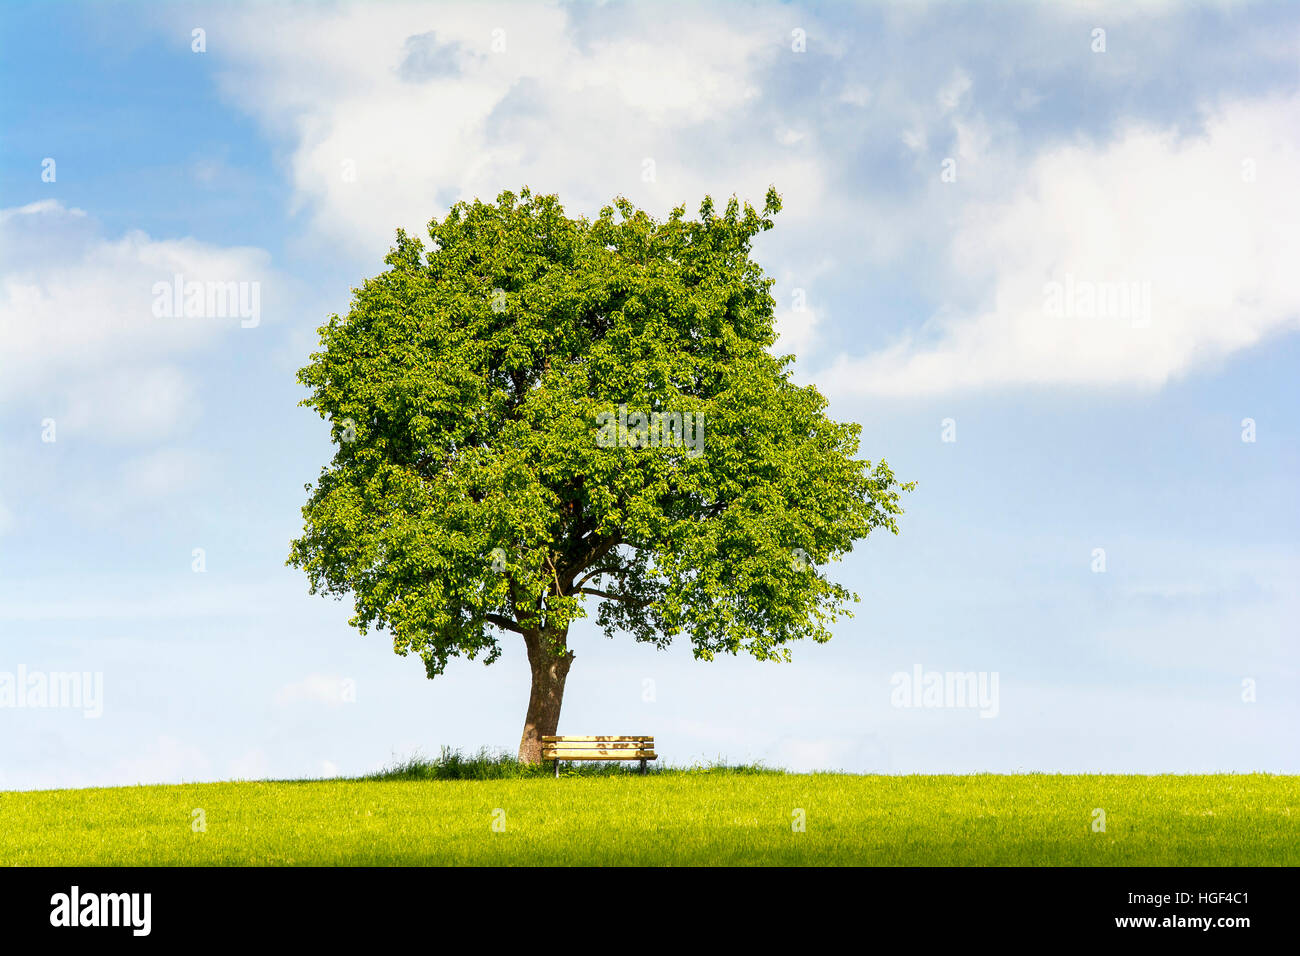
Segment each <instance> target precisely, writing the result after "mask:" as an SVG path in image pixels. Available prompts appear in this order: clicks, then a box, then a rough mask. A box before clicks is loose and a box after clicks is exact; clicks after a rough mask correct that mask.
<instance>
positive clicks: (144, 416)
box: [55, 365, 198, 441]
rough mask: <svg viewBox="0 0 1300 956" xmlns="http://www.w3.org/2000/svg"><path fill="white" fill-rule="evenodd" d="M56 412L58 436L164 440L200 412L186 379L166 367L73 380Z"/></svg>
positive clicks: (118, 371)
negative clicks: (63, 401)
mask: <svg viewBox="0 0 1300 956" xmlns="http://www.w3.org/2000/svg"><path fill="white" fill-rule="evenodd" d="M65 401H66V406H65V409H66V410H64V411H63V412H61V413H59V414H57V415H56V416H55V417H56V420H57V422H58V428H59V433H60V435H68V434H72V435H76V434H79V433H91V434H95V435H98V436H100V437H102V438H109V439H113V440H123V441H151V440H158V439H161V438H165V437H167V436H168V435H170V434H172V433H173V432H174V431H176V430H177V429H178V428H179V427H180V426H182V425H183V424H187V423H188V422H189V421H190V420H192V419H193V418H194V416H195V415H196V414H197V412H198V401H197V398H196V397H195V390H194V386H193V383H192V382H191V381H190V379H189V378H188V377H187V376H186V375H185V374H184V373H183V372H181V371H180V370H179V369H178V368H176V367H174V366H170V365H166V366H158V367H156V368H144V369H134V368H115V369H111V370H109V371H107V372H104V373H102V374H99V375H94V376H91V377H88V378H80V379H73V380H72V381H70V382H69V383H68V386H67V389H66V392H65Z"/></svg>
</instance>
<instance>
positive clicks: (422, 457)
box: [288, 189, 911, 762]
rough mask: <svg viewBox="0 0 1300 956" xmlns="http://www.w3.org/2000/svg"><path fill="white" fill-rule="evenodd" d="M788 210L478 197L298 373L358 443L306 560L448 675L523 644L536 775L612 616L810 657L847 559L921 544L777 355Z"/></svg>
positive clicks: (417, 247)
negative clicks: (839, 563)
mask: <svg viewBox="0 0 1300 956" xmlns="http://www.w3.org/2000/svg"><path fill="white" fill-rule="evenodd" d="M779 210H780V198H779V197H778V196H777V194H776V192H775V191H774V190H769V191H768V194H767V202H766V205H765V206H764V209H763V212H762V213H761V214H760V213H758V212H756V211H755V210H754V208H753V207H752V206H750V205H749V204H748V203H746V204H745V205H744V208H743V210H742V209H741V207H740V205H739V204H738V202H737V201H736V199H735V198H734V197H733V198H732V199H731V201H730V202H729V203H728V204H727V208H726V211H725V213H723V214H722V215H718V214H717V213H716V212H715V209H714V206H713V203H712V201H711V200H710V199H708V198H706V199H705V200H704V202H703V204H702V205H701V207H700V215H699V219H698V220H690V219H687V218H686V217H685V208H684V207H679V208H677V209H675V210H673V212H672V213H671V215H670V216H669V217H668V218H667V220H666V221H662V222H660V221H656V220H655V219H653V218H651V217H650V216H648V215H647V214H646V213H645V212H643V211H640V210H637V209H635V208H634V207H633V206H632V205H631V203H629V202H627V201H626V200H624V199H619V200H618V201H617V202H616V203H615V206H614V207H608V208H605V209H603V210H602V211H601V213H600V215H599V217H598V218H596V219H594V220H588V219H585V218H570V217H568V216H566V215H565V213H564V210H563V208H562V207H561V206H560V203H559V201H558V199H557V198H556V197H555V196H534V195H532V193H531V192H530V191H529V190H528V189H524V190H523V191H522V192H521V193H520V194H519V195H518V196H516V195H514V194H513V193H511V192H503V193H501V195H500V196H499V197H498V198H497V201H496V203H495V204H492V203H483V202H479V201H475V202H473V203H467V202H462V203H458V204H457V205H455V206H453V207H452V208H451V209H450V211H449V212H448V213H447V216H446V217H445V218H444V219H443V220H442V221H441V222H439V221H438V220H437V219H434V220H433V221H432V222H430V224H429V229H428V232H429V238H430V240H431V246H430V247H428V248H426V247H425V245H424V244H423V243H422V242H421V241H420V240H419V239H416V238H414V237H411V236H408V235H407V234H406V233H405V232H403V231H400V230H399V231H398V233H397V240H396V245H395V246H394V247H393V248H392V249H391V250H390V252H389V254H388V255H387V257H386V259H385V261H386V263H387V266H388V267H387V269H386V270H385V271H384V272H382V273H381V274H380V275H378V276H376V277H374V278H372V279H368V280H366V281H365V282H364V283H363V284H362V286H361V287H360V288H359V289H355V290H354V295H353V301H352V304H351V310H350V311H349V313H348V315H347V316H346V317H344V318H339V317H338V316H337V315H336V316H332V317H331V318H330V320H329V322H328V323H327V324H326V325H324V326H323V327H322V328H321V329H320V339H321V348H320V351H318V352H316V353H314V354H313V355H312V357H311V362H310V364H309V365H307V366H306V367H305V368H303V369H302V370H301V371H300V372H299V374H298V378H299V381H300V382H301V383H303V384H304V385H306V386H307V387H308V388H309V389H310V390H311V394H310V397H309V398H307V399H305V400H304V402H303V404H305V405H307V406H309V407H311V408H313V409H315V410H316V411H317V412H318V413H319V414H320V415H321V416H322V417H323V418H325V419H326V420H327V421H328V422H329V423H330V424H331V427H332V433H333V437H334V440H335V442H336V443H337V445H338V447H337V451H336V452H335V454H334V457H333V460H332V461H331V462H330V463H329V464H328V465H326V466H325V467H324V468H323V469H322V471H321V474H320V478H319V480H318V481H317V483H316V485H315V487H314V488H313V486H312V485H310V484H309V485H307V486H306V489H307V491H308V492H309V497H308V500H307V504H306V505H305V506H304V508H303V517H304V520H305V527H304V530H303V533H302V536H301V537H300V538H298V539H297V540H296V541H294V542H293V544H292V549H291V552H290V556H289V562H288V563H289V564H291V565H295V566H297V567H300V568H302V569H304V570H305V571H306V573H307V574H308V576H309V578H310V583H311V591H312V593H326V594H332V595H334V596H336V597H340V598H341V597H342V596H343V595H345V594H351V595H352V596H353V599H354V602H355V615H354V617H353V618H352V623H353V624H354V625H355V626H357V627H358V628H359V629H360V630H361V632H362V633H365V632H366V631H367V630H368V629H369V628H375V629H380V630H383V629H387V630H388V631H389V632H390V633H391V635H392V638H393V646H394V649H395V650H396V651H397V653H399V654H402V655H406V654H409V653H415V654H418V655H419V656H420V657H421V658H422V659H423V661H424V665H425V669H426V672H427V674H428V676H429V677H435V676H437V675H439V674H441V673H442V672H443V670H444V668H445V667H446V665H447V662H448V660H450V659H451V658H453V657H457V656H464V657H466V658H470V659H474V658H478V657H480V656H481V657H482V658H483V659H484V660H485V661H486V662H487V663H489V664H490V663H492V662H493V661H495V660H496V659H497V658H498V657H499V656H500V655H501V649H502V645H501V638H502V637H503V636H504V635H506V634H516V635H519V636H520V637H521V638H522V640H523V644H524V647H525V648H526V650H527V654H528V661H529V664H530V666H531V669H532V691H531V694H530V696H529V700H528V711H527V717H526V720H525V723H524V732H523V737H522V739H521V741H520V745H519V757H520V759H521V760H523V761H529V762H537V761H539V760H540V759H541V737H542V736H543V735H545V734H554V733H555V732H556V729H557V726H558V723H559V718H560V705H561V702H562V700H563V694H564V684H565V679H566V677H567V675H568V673H569V668H570V666H571V665H572V663H573V652H572V651H571V650H570V649H569V646H568V633H569V626H570V624H571V623H572V622H573V621H574V620H576V619H578V618H582V617H585V616H586V615H587V614H588V611H589V610H590V609H591V608H592V607H595V608H597V611H596V614H597V621H598V623H599V626H600V627H601V628H602V630H603V631H604V633H605V634H606V635H607V636H611V637H612V636H613V635H614V634H615V633H616V632H620V631H624V632H628V633H630V634H631V635H632V636H633V637H634V638H635V639H636V640H638V641H643V642H646V643H651V644H654V645H656V646H658V647H665V646H667V645H668V644H669V643H670V642H671V641H672V640H673V639H674V638H675V637H678V636H679V635H684V636H685V637H687V638H689V640H690V641H691V643H692V644H693V646H694V653H695V656H696V657H697V658H701V659H704V660H709V659H712V658H713V657H714V655H716V654H720V653H728V654H736V653H739V652H741V651H744V652H747V653H749V654H752V655H753V656H754V657H756V658H759V659H764V660H767V659H777V660H788V659H789V650H788V648H787V645H788V644H789V642H791V641H793V640H796V639H798V638H806V637H811V638H812V639H813V640H816V641H826V640H828V639H829V638H830V631H829V629H828V627H827V624H828V622H830V621H834V620H835V619H836V615H837V614H838V613H848V612H847V611H846V609H845V608H844V604H845V602H847V601H852V600H857V597H856V595H853V594H851V593H849V592H848V591H847V590H846V589H845V588H843V587H842V586H841V585H839V584H835V583H832V582H831V581H830V580H829V579H828V578H827V577H826V576H825V574H824V573H823V570H822V566H823V565H825V564H827V563H828V562H830V561H832V560H834V559H836V558H838V557H839V556H841V555H842V554H844V553H845V552H847V551H849V550H851V549H852V547H853V544H854V542H855V541H857V540H859V539H861V538H864V537H865V536H866V535H867V534H868V532H870V531H871V530H872V529H875V528H880V527H884V528H888V529H889V530H890V531H892V532H894V533H897V530H898V529H897V527H896V525H895V520H894V519H895V516H896V515H899V514H901V513H902V509H901V507H900V505H899V497H900V492H901V491H903V490H910V488H911V485H910V484H908V485H903V484H899V483H898V482H897V481H896V480H895V478H894V475H893V472H892V471H891V470H890V468H889V466H888V465H887V464H886V463H885V462H884V461H880V462H878V463H877V464H875V465H874V466H873V465H872V463H871V462H870V461H862V460H858V459H857V458H856V457H855V456H856V454H857V450H858V435H859V431H860V429H859V426H857V425H852V424H839V423H837V422H834V421H832V420H831V419H830V418H828V417H827V416H826V414H825V412H824V410H825V406H826V401H825V399H824V398H822V396H821V395H820V394H819V393H818V392H817V391H816V389H815V388H812V387H799V386H796V385H795V384H793V383H792V382H791V381H790V380H789V372H788V367H789V365H790V363H791V362H792V361H793V356H784V357H774V356H773V355H771V354H770V353H769V351H768V349H769V348H770V347H771V346H772V345H773V343H774V333H773V305H774V303H773V300H772V297H771V294H770V288H771V284H772V282H771V280H770V279H767V278H766V277H765V276H764V274H763V271H762V270H761V269H760V268H759V266H758V265H757V264H756V263H755V262H754V261H753V260H752V259H751V258H750V248H751V241H752V239H753V238H754V236H756V235H757V234H758V233H760V232H762V231H764V230H767V229H770V228H771V227H772V217H773V216H774V215H775V214H776V213H777V212H778V211H779Z"/></svg>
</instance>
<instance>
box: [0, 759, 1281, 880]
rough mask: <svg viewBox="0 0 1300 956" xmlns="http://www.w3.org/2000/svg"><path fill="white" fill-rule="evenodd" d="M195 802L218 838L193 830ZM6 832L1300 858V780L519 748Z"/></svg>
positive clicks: (1015, 860)
mask: <svg viewBox="0 0 1300 956" xmlns="http://www.w3.org/2000/svg"><path fill="white" fill-rule="evenodd" d="M629 771H632V772H629ZM1094 808H1101V809H1104V810H1105V813H1106V831H1105V832H1104V833H1098V832H1094V831H1093V829H1092V822H1093V810H1094ZM196 809H202V810H203V811H204V815H205V817H206V823H207V831H206V832H194V831H193V829H192V825H191V824H192V820H193V819H194V817H193V811H194V810H196ZM796 809H802V810H803V812H804V819H805V823H806V829H805V831H804V832H795V831H794V829H793V827H792V822H793V821H794V820H795V818H796V814H795V811H796ZM494 818H495V819H497V820H501V819H503V820H504V830H503V831H501V832H494V830H493V828H492V824H493V820H494ZM0 824H2V825H0V865H5V866H11V865H28V866H31V865H106V866H108V865H277V866H279V865H300V864H312V865H336V864H337V865H383V864H479V865H497V864H570V863H574V864H650V865H658V864H678V865H709V864H780V865H784V864H795V865H799V864H808V865H821V864H875V865H994V866H999V865H1039V864H1047V865H1066V866H1131V865H1174V866H1191V865H1209V866H1237V865H1290V866H1295V865H1297V864H1300V778H1297V777H1285V776H1272V775H1266V774H1243V775H1213V776H1151V777H1148V776H1117V775H1071V776H1054V775H1043V774H1030V775H1017V776H994V775H972V776H906V777H896V776H891V777H885V776H859V775H851V774H832V773H818V774H790V773H783V772H781V771H778V770H768V769H765V768H762V767H704V768H694V769H685V770H680V769H679V770H674V769H656V770H654V771H653V772H651V773H649V774H647V775H646V776H645V777H642V776H640V775H639V774H637V773H636V772H635V768H634V767H627V766H624V765H621V764H587V765H583V766H582V767H581V770H577V769H576V768H575V769H574V770H571V771H567V772H566V773H565V774H564V776H562V777H561V779H560V780H554V779H552V778H551V776H550V769H549V768H541V770H540V771H539V770H538V769H536V768H528V767H520V766H519V765H518V764H515V763H514V761H512V760H510V759H509V758H501V757H492V756H490V755H486V754H480V755H478V756H476V757H469V758H464V757H460V756H459V755H456V754H448V753H444V754H443V756H442V757H441V758H439V759H438V760H435V761H421V760H416V761H412V762H408V763H406V764H403V765H400V766H398V767H394V768H393V769H392V770H390V771H387V772H385V773H384V774H379V775H376V776H374V777H370V778H366V779H360V780H321V781H266V782H249V783H213V784H192V785H181V786H152V787H120V788H111V789H99V790H52V791H38V792H27V793H13V792H6V793H0Z"/></svg>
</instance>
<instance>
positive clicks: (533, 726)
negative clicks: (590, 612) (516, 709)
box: [519, 631, 573, 763]
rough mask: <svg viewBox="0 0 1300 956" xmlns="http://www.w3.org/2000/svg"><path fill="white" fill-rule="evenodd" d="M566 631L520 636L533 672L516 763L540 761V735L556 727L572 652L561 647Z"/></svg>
mask: <svg viewBox="0 0 1300 956" xmlns="http://www.w3.org/2000/svg"><path fill="white" fill-rule="evenodd" d="M567 637H568V635H567V633H560V634H554V633H552V634H543V633H538V632H536V631H534V632H533V633H531V634H525V635H524V644H525V645H526V646H527V647H528V664H529V666H530V667H531V668H532V672H533V689H532V692H531V693H530V694H529V695H528V715H527V717H525V718H524V734H523V737H521V738H520V740H519V762H520V763H541V762H542V738H543V737H545V736H549V735H552V734H554V733H555V731H556V728H558V727H559V726H560V704H561V703H563V701H564V680H565V678H566V677H568V676H569V665H571V664H572V663H573V651H571V650H569V649H568V648H567V647H566V646H565V639H566V638H567Z"/></svg>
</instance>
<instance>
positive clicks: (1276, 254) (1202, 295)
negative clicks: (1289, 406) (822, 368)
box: [818, 100, 1300, 395]
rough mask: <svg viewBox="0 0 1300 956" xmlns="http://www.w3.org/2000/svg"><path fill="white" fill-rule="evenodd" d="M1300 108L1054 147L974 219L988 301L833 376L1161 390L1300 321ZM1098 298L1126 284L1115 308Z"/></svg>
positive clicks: (967, 218)
mask: <svg viewBox="0 0 1300 956" xmlns="http://www.w3.org/2000/svg"><path fill="white" fill-rule="evenodd" d="M1297 106H1298V103H1297V101H1296V100H1271V101H1259V102H1239V103H1235V104H1232V105H1229V106H1227V107H1225V108H1223V109H1222V110H1220V111H1218V112H1216V113H1215V114H1214V115H1212V116H1211V117H1210V118H1209V119H1208V121H1207V124H1206V129H1205V131H1204V134H1203V135H1197V136H1188V137H1184V138H1180V137H1179V136H1177V135H1176V134H1175V133H1173V132H1170V131H1164V130H1153V129H1149V128H1139V127H1134V128H1130V129H1128V130H1127V131H1126V132H1124V133H1123V134H1122V135H1120V136H1119V137H1118V138H1117V139H1116V140H1115V141H1114V142H1112V143H1109V144H1105V145H1101V146H1083V145H1075V146H1070V147H1068V148H1062V149H1053V150H1051V151H1049V152H1047V153H1045V154H1043V155H1041V156H1039V157H1038V158H1037V159H1036V160H1034V161H1033V162H1032V163H1031V164H1030V165H1029V166H1028V168H1026V169H1025V172H1024V175H1023V177H1022V179H1021V180H1020V182H1019V185H1018V187H1017V188H1016V189H1015V190H1014V192H1013V193H1012V194H1011V195H1009V196H1008V197H1007V198H1005V199H997V200H988V201H982V202H977V203H973V204H970V205H968V206H966V207H963V210H962V212H961V213H960V214H959V216H958V218H957V221H956V228H955V231H954V234H953V236H952V239H951V244H950V252H951V270H950V274H951V278H952V282H953V286H954V287H958V286H961V285H963V284H966V285H969V284H979V285H981V286H982V287H983V288H985V289H986V290H987V294H986V295H985V297H984V301H983V303H982V306H981V307H980V308H978V309H973V310H966V311H957V310H947V311H946V313H945V315H944V316H943V317H941V318H936V319H934V320H932V322H931V323H930V324H929V325H928V327H926V328H924V329H922V330H921V332H920V333H919V334H909V335H907V336H906V337H904V338H902V339H900V340H898V341H897V342H895V343H894V344H893V345H892V346H890V347H888V348H885V349H883V350H880V351H877V352H875V353H873V354H871V355H868V356H866V357H862V358H844V359H841V360H840V361H838V362H837V363H836V364H835V365H833V366H832V367H831V368H830V369H829V370H828V371H827V372H826V373H825V374H822V375H819V376H818V381H819V383H820V384H822V385H824V386H825V387H826V388H827V389H828V390H830V391H834V392H838V393H841V394H888V395H918V394H933V393H940V392H946V391H950V390H954V389H964V388H976V387H997V386H1006V385H1027V384H1071V385H1123V386H1139V387H1159V386H1160V385H1162V384H1164V383H1165V382H1167V381H1169V380H1170V379H1172V378H1175V377H1177V376H1179V375H1182V374H1184V373H1186V372H1188V371H1189V370H1191V369H1194V368H1196V367H1198V366H1202V365H1205V364H1207V363H1212V362H1214V361H1216V360H1219V359H1221V358H1222V357H1224V356H1228V355H1230V354H1232V353H1234V352H1236V351H1238V350H1241V349H1245V348H1248V347H1250V346H1252V345H1255V344H1256V343H1258V342H1260V341H1262V340H1264V339H1266V338H1267V337H1268V336H1270V335H1273V334H1276V333H1279V332H1281V331H1283V330H1286V329H1294V328H1297V327H1300V281H1297V279H1296V272H1295V264H1296V262H1298V261H1300V190H1298V189H1296V186H1295V184H1296V182H1297V181H1300V124H1297V123H1296V121H1295V116H1296V110H1297ZM1247 160H1249V161H1252V162H1253V170H1254V172H1255V179H1254V181H1248V177H1249V172H1250V170H1251V169H1252V167H1251V166H1250V165H1244V164H1246V161H1247ZM950 188H958V187H957V186H952V187H950ZM1126 290H1129V291H1132V292H1133V293H1135V295H1134V296H1133V297H1132V298H1131V299H1130V300H1129V302H1128V303H1127V304H1126V303H1125V302H1124V301H1123V300H1122V299H1121V298H1120V296H1121V294H1122V293H1124V292H1125V291H1126ZM1090 294H1092V295H1094V296H1101V297H1102V299H1104V298H1106V297H1109V296H1114V298H1113V299H1110V300H1109V301H1110V303H1111V306H1112V308H1111V310H1110V313H1109V315H1107V314H1105V310H1104V309H1103V308H1102V307H1100V306H1098V305H1097V304H1096V303H1097V302H1100V301H1101V299H1094V301H1093V303H1091V304H1090V302H1089V295H1090ZM1146 296H1149V300H1146V301H1149V310H1146V309H1144V308H1143V302H1144V300H1145V299H1146ZM1066 299H1068V301H1069V304H1066V305H1065V306H1064V308H1060V306H1061V305H1062V303H1063V302H1064V301H1065V300H1066Z"/></svg>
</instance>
